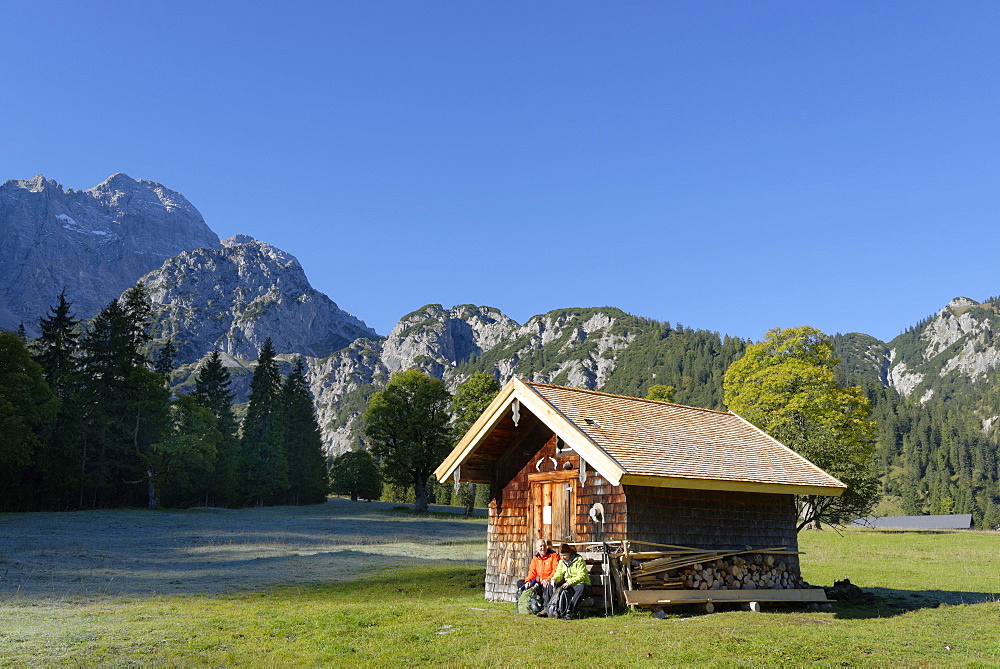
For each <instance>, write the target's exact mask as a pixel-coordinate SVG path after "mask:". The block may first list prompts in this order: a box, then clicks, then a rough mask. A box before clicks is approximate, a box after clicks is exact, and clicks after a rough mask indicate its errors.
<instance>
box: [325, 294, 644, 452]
mask: <svg viewBox="0 0 1000 669" xmlns="http://www.w3.org/2000/svg"><path fill="white" fill-rule="evenodd" d="M621 318H630V317H628V316H627V315H626V314H624V313H623V312H621V311H619V310H617V309H610V308H609V309H562V310H558V311H553V312H549V313H547V314H542V315H540V316H535V317H533V318H532V319H530V320H529V321H528V322H527V323H525V324H524V325H518V324H517V322H515V321H514V320H513V319H511V318H509V317H508V316H506V315H504V314H503V313H502V312H500V311H499V310H497V309H494V308H492V307H483V306H474V305H468V304H466V305H461V306H457V307H454V308H452V309H445V308H444V307H442V306H441V305H440V304H430V305H427V306H425V307H422V308H420V309H418V310H416V311H414V312H412V313H410V314H407V315H406V316H404V317H403V318H402V319H401V320H400V321H399V323H398V324H397V325H396V326H395V327H394V328H393V329H392V332H391V333H390V334H389V336H388V337H387V338H386V339H385V340H384V341H381V342H380V341H371V340H368V341H365V340H360V339H359V340H357V341H355V342H354V343H353V344H351V345H350V346H349V347H347V348H346V349H344V350H342V351H338V352H337V353H334V354H333V355H331V356H330V357H328V358H326V359H324V360H311V361H310V381H311V387H312V391H313V395H314V397H315V398H316V405H317V410H318V413H319V417H320V425H321V426H322V428H323V437H324V442H325V445H326V448H327V449H328V451H329V452H331V453H339V452H343V451H344V450H347V449H348V448H351V447H354V446H356V445H357V444H358V443H359V442H360V440H361V434H360V431H359V429H358V421H357V419H358V417H359V416H360V415H361V413H363V411H364V409H365V406H366V405H367V401H368V398H369V397H370V396H371V394H372V393H373V392H375V391H376V390H379V389H381V388H382V387H384V386H385V384H386V382H387V381H388V379H389V377H390V376H391V375H392V374H393V373H394V372H397V371H400V370H403V369H411V368H415V369H420V370H422V371H424V372H426V373H428V374H430V375H432V376H435V377H437V378H441V379H443V380H444V381H445V383H446V385H447V386H448V388H449V390H454V389H455V387H456V386H457V385H458V384H459V383H460V382H461V381H463V380H465V379H466V378H468V376H469V375H470V374H471V373H472V372H474V371H480V370H481V371H486V372H489V373H491V374H493V375H494V376H496V377H497V378H498V379H499V380H500V382H501V383H506V382H507V381H508V380H509V379H510V378H511V377H512V376H514V375H518V376H521V377H522V378H526V379H529V380H531V381H537V382H556V383H564V384H568V385H573V386H577V387H581V388H590V389H593V388H602V387H603V386H604V384H605V382H606V381H607V378H608V375H609V374H610V373H611V372H612V371H613V370H614V368H615V364H616V360H617V357H616V354H617V353H618V352H621V351H622V350H624V349H625V348H627V347H628V344H629V343H630V342H631V341H632V340H633V339H634V337H635V334H634V332H632V333H630V332H627V331H625V330H619V329H617V328H616V327H615V326H616V324H617V323H618V321H619V320H620V319H621Z"/></svg>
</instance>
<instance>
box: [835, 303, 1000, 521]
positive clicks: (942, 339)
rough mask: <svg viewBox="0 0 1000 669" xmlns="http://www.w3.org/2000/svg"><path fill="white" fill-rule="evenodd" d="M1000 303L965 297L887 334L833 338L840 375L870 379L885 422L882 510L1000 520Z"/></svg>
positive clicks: (876, 410) (868, 388)
mask: <svg viewBox="0 0 1000 669" xmlns="http://www.w3.org/2000/svg"><path fill="white" fill-rule="evenodd" d="M998 307H1000V305H998V301H997V299H996V298H991V299H990V300H988V301H986V302H984V303H982V304H977V303H975V302H973V301H972V300H968V299H965V298H959V299H956V300H953V301H952V302H951V303H950V304H949V305H948V306H947V307H945V308H944V309H942V310H941V311H939V312H938V313H937V314H935V315H932V316H930V317H928V318H925V319H923V320H922V321H920V322H919V323H917V324H916V325H915V326H913V327H911V328H909V329H908V330H907V331H906V332H904V333H903V334H901V335H899V336H898V337H896V338H895V339H893V340H892V341H891V342H889V343H887V344H886V343H883V342H880V341H878V340H876V339H874V338H872V337H868V336H867V335H858V334H851V335H838V336H836V337H835V338H834V341H835V344H836V348H837V354H838V356H839V357H840V358H841V365H840V370H839V371H840V375H841V379H842V382H846V383H850V384H856V385H859V386H861V387H862V388H863V389H864V391H865V393H866V394H867V395H868V397H869V399H870V400H871V401H872V406H873V415H874V417H875V419H876V421H877V422H878V426H879V436H878V444H877V454H878V467H879V472H880V474H881V476H882V480H883V483H884V493H885V497H884V499H883V502H882V504H881V506H880V507H879V511H880V512H881V513H882V514H883V515H897V514H898V515H913V514H925V513H930V514H945V513H971V514H972V516H973V519H974V522H975V524H976V526H977V527H984V528H986V527H989V528H996V527H997V526H998V525H1000V467H998V445H997V444H998V441H997V420H998V419H997V417H998V416H1000V392H998V390H997V384H998V382H1000V373H998V370H997V367H996V360H997V353H998V351H997V344H998V343H1000V342H995V339H994V337H995V334H994V333H997V332H1000V317H998ZM897 388H898V390H897Z"/></svg>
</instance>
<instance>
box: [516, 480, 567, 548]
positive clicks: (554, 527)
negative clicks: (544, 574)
mask: <svg viewBox="0 0 1000 669" xmlns="http://www.w3.org/2000/svg"><path fill="white" fill-rule="evenodd" d="M575 474H576V472H566V473H565V474H564V473H563V472H558V473H557V472H552V473H549V474H548V475H545V474H543V475H538V474H534V475H531V476H529V477H528V478H529V481H530V483H531V518H530V522H529V523H528V525H529V527H528V542H529V545H533V544H534V542H535V541H536V540H538V539H545V540H546V541H551V542H553V543H556V544H558V543H562V542H564V541H570V542H571V541H575V540H576V484H577V478H576V476H575Z"/></svg>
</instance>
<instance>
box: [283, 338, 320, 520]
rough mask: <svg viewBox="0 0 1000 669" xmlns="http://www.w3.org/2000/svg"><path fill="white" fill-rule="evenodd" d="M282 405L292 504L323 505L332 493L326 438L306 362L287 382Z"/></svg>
mask: <svg viewBox="0 0 1000 669" xmlns="http://www.w3.org/2000/svg"><path fill="white" fill-rule="evenodd" d="M281 403H282V407H283V409H284V413H285V417H284V430H285V436H284V441H285V456H286V458H287V459H288V502H289V503H290V504H319V503H321V502H324V501H326V495H327V492H328V490H329V483H328V481H327V470H326V456H324V454H323V438H322V436H321V433H320V429H319V422H318V421H317V420H316V410H315V409H314V408H313V401H312V393H310V392H309V386H308V384H307V383H306V371H305V364H304V363H303V362H302V358H301V357H300V358H298V359H297V360H296V361H295V367H294V368H293V369H292V372H291V374H289V375H288V377H287V378H286V379H285V384H284V386H283V387H282V392H281Z"/></svg>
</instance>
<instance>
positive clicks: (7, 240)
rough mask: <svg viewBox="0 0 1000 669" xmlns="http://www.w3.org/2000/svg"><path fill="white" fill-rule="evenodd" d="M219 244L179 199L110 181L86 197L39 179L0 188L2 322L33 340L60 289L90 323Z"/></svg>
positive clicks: (124, 180)
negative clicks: (127, 293)
mask: <svg viewBox="0 0 1000 669" xmlns="http://www.w3.org/2000/svg"><path fill="white" fill-rule="evenodd" d="M199 247H205V248H218V247H219V238H218V236H217V235H216V234H215V233H214V232H212V230H211V229H210V228H209V227H208V226H207V225H206V224H205V221H204V219H203V218H202V217H201V214H200V213H198V210H197V209H195V207H194V206H193V205H192V204H191V203H190V202H188V201H187V200H186V199H185V198H184V196H183V195H181V194H180V193H178V192H176V191H173V190H170V189H169V188H166V187H165V186H163V185H161V184H158V183H156V182H154V181H144V180H140V179H132V178H131V177H129V176H128V175H126V174H121V173H119V174H115V175H112V176H111V177H109V178H108V179H107V180H106V181H104V182H103V183H101V184H98V185H97V186H95V187H93V188H91V189H89V190H73V189H72V188H71V189H68V190H64V189H63V187H62V186H61V185H59V184H58V183H56V182H55V181H51V180H47V179H45V177H43V176H42V175H38V176H36V177H34V178H32V179H26V180H11V181H7V182H6V183H4V184H3V185H2V186H0V314H6V315H5V317H4V321H10V320H17V321H19V322H23V323H24V325H25V328H26V329H27V330H28V332H29V333H35V332H36V329H37V323H38V318H39V317H40V316H43V315H44V314H45V313H46V312H47V310H48V308H49V307H50V306H51V305H53V304H55V303H56V300H57V297H58V295H59V293H60V291H62V289H63V288H64V287H65V288H66V289H67V294H68V295H69V299H70V301H72V302H73V307H74V310H75V312H76V314H77V315H78V316H82V317H90V316H93V315H94V314H96V313H97V312H98V311H100V310H101V309H103V308H104V307H105V306H107V304H108V303H109V302H110V301H111V300H113V299H115V298H116V297H118V296H119V295H120V294H121V293H122V292H123V291H124V290H126V289H127V288H128V287H129V286H131V285H132V284H134V283H135V281H136V280H137V279H138V278H139V277H140V276H142V275H143V274H145V273H146V272H149V271H150V270H153V269H155V268H157V267H159V266H160V265H161V264H162V263H163V261H165V260H166V259H168V258H170V257H172V256H175V255H177V254H178V253H180V252H181V251H186V250H190V249H196V248H199Z"/></svg>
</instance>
